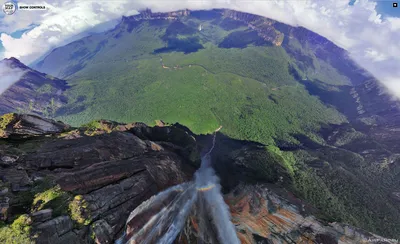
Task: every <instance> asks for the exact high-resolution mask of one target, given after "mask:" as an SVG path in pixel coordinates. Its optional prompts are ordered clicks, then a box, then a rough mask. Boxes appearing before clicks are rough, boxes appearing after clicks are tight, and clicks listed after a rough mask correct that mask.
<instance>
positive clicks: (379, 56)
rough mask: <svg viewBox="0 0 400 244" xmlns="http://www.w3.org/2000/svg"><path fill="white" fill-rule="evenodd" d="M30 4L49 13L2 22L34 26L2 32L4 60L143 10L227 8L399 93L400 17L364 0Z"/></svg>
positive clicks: (28, 57)
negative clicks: (310, 44) (314, 39)
mask: <svg viewBox="0 0 400 244" xmlns="http://www.w3.org/2000/svg"><path fill="white" fill-rule="evenodd" d="M30 4H44V5H46V6H47V7H48V8H49V10H47V11H29V12H22V11H17V12H16V13H15V14H14V15H11V16H5V18H3V20H2V22H1V23H0V28H2V29H4V30H5V32H11V31H15V30H17V29H22V28H26V27H27V26H29V25H30V24H32V23H35V24H38V25H39V26H37V27H35V28H34V29H32V30H31V31H29V32H27V33H25V34H24V35H22V37H21V38H18V39H16V38H12V37H11V36H9V35H7V34H2V35H1V37H0V40H1V41H2V42H3V45H4V47H5V53H4V55H5V56H6V57H10V56H15V57H17V58H20V59H21V60H22V61H24V62H27V63H29V62H31V61H33V60H34V59H36V58H38V57H40V56H41V55H43V54H44V53H45V52H47V51H48V50H49V49H51V48H53V47H55V46H57V45H61V44H65V43H66V42H67V41H68V42H70V41H73V40H75V39H77V38H80V37H82V34H80V33H82V32H84V31H86V30H88V29H91V28H93V27H94V26H96V25H98V24H101V23H104V22H108V24H106V25H104V26H102V27H99V28H98V29H97V31H101V30H105V29H107V28H112V27H113V26H114V25H115V24H116V21H115V20H116V19H118V18H119V17H120V16H121V15H131V14H135V13H137V11H136V10H139V9H143V8H145V7H148V8H151V9H152V10H153V11H155V12H157V11H173V10H178V9H183V8H189V9H210V8H231V9H235V10H238V11H243V12H249V13H253V14H258V15H262V16H265V17H269V18H272V19H275V20H277V21H281V22H284V23H287V24H291V25H295V26H303V27H306V28H307V29H310V30H312V31H314V32H316V33H318V34H320V35H322V36H324V37H326V38H328V39H329V40H331V41H333V42H334V43H335V44H337V45H338V46H340V47H343V48H345V49H346V50H348V51H349V53H350V56H351V57H352V58H353V59H354V60H356V61H357V62H358V63H359V64H360V65H361V66H363V67H364V68H366V69H367V70H368V71H370V72H371V73H372V74H373V75H375V76H376V77H377V78H378V79H379V80H381V81H382V82H383V83H384V84H385V85H386V86H387V87H388V88H389V89H390V90H391V91H392V93H394V94H397V95H399V94H400V80H399V79H400V45H399V44H398V43H399V42H400V31H399V30H400V18H394V17H391V18H387V19H385V20H383V19H382V17H381V16H380V15H379V14H378V13H377V12H376V10H375V9H376V3H375V2H371V1H369V0H358V1H356V3H355V4H354V6H349V5H348V1H347V0H303V1H283V0H268V1H261V0H257V1H248V0H229V1H227V0H181V1H179V0H157V1H156V0H136V1H130V0H114V1H106V0H103V1H101V0H97V1H91V0H85V1H78V0H70V1H61V0H48V1H45V2H43V1H36V2H35V0H33V1H31V2H30ZM113 20H114V21H113ZM2 29H1V30H0V32H1V31H2ZM397 83H399V85H397ZM399 97H400V96H399Z"/></svg>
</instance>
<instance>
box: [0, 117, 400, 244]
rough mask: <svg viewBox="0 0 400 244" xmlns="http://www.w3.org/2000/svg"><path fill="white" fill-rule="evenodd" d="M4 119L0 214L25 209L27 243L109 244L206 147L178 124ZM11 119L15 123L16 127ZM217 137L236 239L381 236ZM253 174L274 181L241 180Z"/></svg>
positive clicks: (253, 147)
mask: <svg viewBox="0 0 400 244" xmlns="http://www.w3.org/2000/svg"><path fill="white" fill-rule="evenodd" d="M10 118H11V120H10V121H8V124H7V126H6V128H5V131H7V136H5V137H4V138H2V139H1V141H0V142H1V143H0V152H1V156H2V160H3V161H5V162H7V163H6V164H1V165H0V179H1V181H0V211H1V212H0V214H1V215H0V217H1V219H2V220H4V221H5V222H6V224H11V223H12V221H13V219H14V218H15V216H17V215H20V214H22V213H25V214H24V216H26V217H25V218H24V219H25V220H24V223H23V224H24V225H26V227H24V228H22V230H21V231H27V232H28V233H27V234H28V235H29V236H30V238H31V240H32V241H33V242H35V243H49V244H50V243H66V244H67V243H77V244H79V243H82V244H83V243H85V244H86V243H113V242H114V241H115V240H116V239H117V238H119V237H120V236H121V235H122V232H123V230H124V227H125V223H126V221H127V220H128V217H129V216H130V213H131V212H132V211H133V210H135V209H136V208H137V207H138V206H140V204H142V203H143V202H145V201H146V200H148V199H150V198H151V197H152V196H154V195H155V194H157V193H158V192H160V191H162V190H164V189H166V188H168V187H170V186H174V185H177V184H180V183H183V182H187V181H190V180H191V179H192V177H193V173H194V172H195V170H196V168H197V167H198V166H199V157H200V156H199V153H198V145H200V148H203V149H204V150H207V145H208V143H207V141H208V140H209V138H208V137H207V136H198V137H197V138H195V136H194V135H193V134H191V132H189V131H187V130H186V129H185V128H184V127H182V126H178V125H174V126H162V127H148V126H146V125H145V124H142V123H133V124H128V125H125V124H120V123H116V122H112V121H102V122H101V123H100V124H103V125H104V124H106V125H107V126H100V127H99V128H96V129H94V130H91V131H90V132H88V128H70V127H68V126H67V125H65V124H62V123H60V122H56V121H52V120H47V119H41V118H39V117H36V116H31V115H18V114H12V117H10ZM2 119H4V118H2ZM18 121H21V123H20V124H21V125H22V127H20V128H14V127H15V124H18ZM28 122H29V123H28ZM92 129H93V128H92ZM71 134H74V136H73V137H70V135H71ZM90 135H92V136H90ZM219 137H221V138H220V139H219V141H218V142H217V145H218V146H217V147H216V148H215V149H214V150H217V151H218V152H217V153H215V154H213V157H214V158H216V159H218V160H221V162H222V163H221V164H220V166H222V167H220V168H218V167H217V168H216V169H217V172H218V173H219V174H220V175H221V179H222V185H223V186H225V190H226V191H227V190H229V192H227V193H226V194H225V202H226V203H227V204H228V205H229V207H230V211H231V215H232V221H233V223H234V224H235V226H236V230H237V234H238V237H239V238H240V240H241V241H242V243H270V242H271V241H272V242H280V241H283V242H290V243H306V242H322V243H337V242H339V241H340V242H341V243H357V242H362V241H368V239H371V238H372V239H374V240H384V239H383V238H382V237H379V236H376V235H373V234H370V233H367V232H363V231H361V230H359V229H355V228H353V227H350V226H347V225H343V224H339V223H327V222H323V221H320V220H318V219H316V218H315V217H312V216H311V215H310V214H312V213H313V212H312V211H310V209H311V210H312V208H311V206H308V205H307V204H306V203H304V202H302V201H301V200H300V199H297V198H295V197H294V196H293V195H292V194H291V193H290V192H287V191H286V190H285V189H283V188H282V187H283V186H285V182H290V180H291V179H290V176H289V175H288V173H287V172H285V170H284V169H283V168H282V167H281V165H280V164H281V163H282V162H281V161H280V160H281V159H280V158H279V157H278V156H279V155H275V154H273V153H270V152H269V153H265V150H264V149H263V146H262V145H259V144H256V143H250V142H243V141H237V140H231V139H229V138H228V137H225V136H222V135H219ZM219 137H218V138H219ZM15 139H17V140H15ZM265 160H267V161H268V162H266V161H265ZM245 161H247V162H250V161H251V163H248V164H245V163H244V162H245ZM265 166H268V167H267V168H265ZM224 167H225V169H226V171H227V172H226V173H224V172H223V171H224ZM229 174H230V176H229ZM230 178H237V180H234V181H229V179H230ZM254 179H256V180H257V182H258V183H260V182H261V179H264V180H263V182H270V183H274V185H266V184H261V185H258V186H252V185H249V183H255V182H254ZM244 183H247V185H243V184H244ZM278 185H280V186H278ZM176 193H178V192H175V193H174V192H172V193H171V196H170V197H171V198H173V197H174V196H175V195H174V194H176ZM394 196H397V193H396V194H394ZM164 200H165V201H163V202H160V203H159V204H158V205H155V206H152V207H151V208H149V209H148V210H147V211H145V212H144V213H141V214H139V215H137V216H133V217H132V219H130V220H129V223H128V228H127V231H128V235H131V234H133V233H135V231H139V229H140V227H141V226H143V225H144V224H145V223H146V221H147V220H148V219H150V218H151V217H152V216H153V215H154V214H156V213H158V212H159V210H160V209H161V208H163V206H164V205H165V204H167V203H168V201H169V200H170V199H169V198H168V197H167V198H165V199H164ZM176 211H179V209H176ZM313 211H314V210H313ZM197 218H198V217H197V213H196V209H193V212H192V214H191V215H190V217H189V218H188V220H187V223H186V225H185V226H186V227H185V229H184V230H183V231H182V232H181V233H180V235H179V236H178V238H177V240H176V242H177V243H188V242H189V243H191V242H196V241H197V240H198V238H199V235H198V233H197V232H198V221H199V220H198V219H197ZM15 221H17V220H15ZM15 221H14V223H13V224H12V225H16V223H15ZM19 221H20V220H19ZM205 221H206V222H207V221H208V222H207V223H208V226H209V234H210V235H209V236H208V238H207V240H203V241H204V243H217V236H216V235H215V230H213V227H212V221H210V220H205ZM19 224H20V225H21V223H19ZM385 243H392V242H391V241H390V240H388V241H386V242H385Z"/></svg>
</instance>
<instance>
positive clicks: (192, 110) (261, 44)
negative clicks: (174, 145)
mask: <svg viewBox="0 0 400 244" xmlns="http://www.w3.org/2000/svg"><path fill="white" fill-rule="evenodd" d="M222 13H223V14H221V12H219V11H199V12H193V13H192V14H190V15H189V16H180V17H179V18H178V20H174V19H168V20H163V19H153V20H148V19H146V20H143V19H140V17H137V16H136V17H135V16H134V17H124V18H123V20H122V22H121V23H120V24H119V25H118V26H116V27H115V28H114V29H113V30H110V31H108V32H105V33H100V34H96V35H92V36H89V37H86V38H83V39H81V40H78V41H76V42H73V43H70V44H68V45H66V46H64V47H60V48H57V49H55V50H54V51H53V52H52V53H51V54H49V55H48V56H47V57H46V58H45V59H44V60H42V61H41V62H39V63H38V66H37V68H38V69H39V70H40V71H42V72H46V73H49V74H51V75H54V76H56V77H59V78H63V79H66V80H67V81H68V85H69V86H70V88H69V89H68V90H67V91H66V92H65V95H66V96H67V97H68V104H67V105H65V106H64V107H62V108H60V109H58V110H57V112H56V117H55V118H56V119H57V120H62V121H64V122H66V123H69V124H71V125H75V126H79V125H82V124H85V123H88V122H90V121H92V120H95V119H109V120H114V121H119V122H132V121H142V122H145V123H147V124H149V125H154V124H155V121H156V120H163V121H164V122H167V123H176V122H178V123H180V124H182V125H185V126H187V127H188V128H190V129H191V130H192V131H193V132H194V133H196V134H205V133H210V132H213V131H214V130H215V129H216V128H218V126H220V125H222V126H223V128H222V130H221V132H222V133H223V134H225V135H227V136H229V137H231V138H234V139H241V140H248V141H255V142H259V143H262V144H264V145H265V146H266V150H267V151H268V154H271V155H275V156H276V155H278V156H276V157H275V156H274V157H273V158H279V159H280V163H281V164H282V165H283V166H284V167H286V169H287V170H288V172H290V174H291V177H292V181H291V182H290V184H289V186H288V188H290V190H291V191H292V192H294V193H295V194H296V195H298V196H299V197H301V198H303V199H305V200H306V201H308V202H309V203H310V204H311V205H312V206H314V207H315V208H316V209H318V210H320V213H321V216H320V217H323V218H324V219H325V220H327V221H342V222H345V223H350V224H353V225H355V226H358V227H362V228H364V229H366V230H369V231H373V232H376V233H378V234H381V235H385V236H390V237H398V233H400V222H399V221H398V220H399V219H400V207H399V205H398V203H397V202H395V200H393V198H392V197H391V196H392V195H393V192H396V191H398V190H397V189H399V187H400V182H399V181H398V180H397V181H396V180H394V179H395V178H396V177H399V173H398V172H400V170H399V169H400V167H399V165H400V160H399V159H400V157H398V155H400V148H397V147H394V146H393V145H396V144H398V143H394V142H398V140H399V139H398V138H397V139H396V138H394V139H393V138H391V139H390V140H386V138H385V137H382V136H380V135H394V136H397V134H393V133H392V131H391V130H388V128H387V127H385V126H386V124H385V123H386V122H385V121H394V120H393V119H391V118H394V119H396V118H400V116H398V114H396V113H394V112H393V110H391V105H390V104H389V102H388V101H389V99H386V98H382V97H381V94H382V93H381V92H380V90H379V89H378V88H377V85H376V83H373V79H372V78H371V77H369V78H368V77H365V75H364V73H363V72H362V70H360V69H359V67H357V66H356V64H354V63H353V62H352V61H351V60H349V59H348V58H347V57H346V53H345V51H344V50H342V49H340V48H338V47H336V46H335V45H334V44H333V43H331V42H329V41H328V40H326V39H324V38H323V37H321V36H318V35H317V34H315V33H312V32H310V31H308V30H305V29H304V28H294V27H290V26H286V25H283V24H280V23H278V22H274V21H272V20H268V19H265V18H261V17H257V16H254V15H248V14H244V13H238V12H232V11H229V10H228V11H226V12H224V11H222ZM146 18H147V17H146ZM238 19H242V21H239V20H238ZM249 23H251V26H252V28H249V26H250V24H249ZM200 25H201V30H200ZM366 80H368V82H369V83H366V84H365V85H363V84H362V83H363V82H365V81H366ZM371 80H372V81H371ZM360 84H361V85H360ZM375 101H382V102H379V103H376V102H375ZM379 121H380V122H379ZM382 121H384V122H385V123H381V122H382ZM396 121H397V120H396ZM367 122H368V123H367ZM389 129H390V128H389ZM388 131H390V132H388ZM374 133H375V134H374ZM385 133H386V134H385ZM371 145H373V147H371ZM277 161H279V160H277ZM388 162H391V163H390V164H389V163H388ZM246 163H249V164H251V163H253V162H246ZM254 163H256V164H257V163H260V162H254ZM261 163H262V162H261ZM261 168H262V167H261ZM381 182H385V185H382V184H381ZM386 227H387V228H386Z"/></svg>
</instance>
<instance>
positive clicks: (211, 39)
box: [37, 10, 346, 143]
mask: <svg viewBox="0 0 400 244" xmlns="http://www.w3.org/2000/svg"><path fill="white" fill-rule="evenodd" d="M149 14H150V13H148V12H147V13H143V14H141V15H139V16H131V17H124V18H123V19H122V21H121V23H120V24H119V25H118V26H116V27H115V29H114V30H111V31H108V32H105V33H101V34H97V35H93V36H90V37H87V38H84V39H81V40H79V41H77V42H73V43H71V44H69V45H67V46H64V47H60V48H57V49H55V50H54V51H53V52H52V53H51V54H50V55H48V56H47V57H46V58H45V59H44V60H43V62H41V63H40V65H38V66H37V68H38V69H39V70H41V71H46V72H52V70H53V68H55V67H54V65H56V64H57V66H58V68H56V69H54V70H53V72H54V73H52V74H54V75H59V76H60V77H63V78H66V77H68V80H69V83H70V84H71V85H72V86H73V87H72V89H71V90H69V92H68V96H69V104H68V105H67V106H65V107H64V108H62V109H60V110H58V111H57V115H58V118H59V119H62V120H65V121H68V122H69V123H71V124H74V125H79V124H83V123H86V122H88V121H90V120H92V119H96V118H106V119H112V120H120V121H126V122H128V121H131V120H136V121H143V122H146V123H148V124H153V123H154V120H155V119H162V120H163V121H166V122H169V123H175V122H180V123H181V124H184V125H186V126H188V127H190V128H191V129H192V130H193V131H195V132H196V133H205V132H208V131H210V130H212V129H213V128H215V127H217V126H218V125H219V124H223V125H224V129H225V131H226V133H227V134H229V135H230V136H233V137H236V138H239V139H252V140H257V141H261V142H264V143H272V142H273V141H272V140H273V138H276V137H279V138H286V139H287V140H291V138H290V135H289V134H290V133H303V134H304V133H305V134H307V133H310V134H311V133H312V131H315V130H318V128H319V126H320V124H321V123H342V122H344V121H346V119H345V118H344V116H342V115H341V114H340V113H338V112H337V111H335V110H334V109H333V108H330V107H327V106H324V105H323V104H322V103H321V102H320V101H319V100H318V99H316V98H315V97H312V96H309V94H308V92H307V90H306V89H305V87H304V86H302V85H301V84H299V83H298V82H297V81H296V80H295V78H294V77H293V75H292V74H291V71H290V63H292V61H291V58H290V56H289V55H288V54H287V53H286V52H285V50H284V48H283V47H281V46H279V45H280V43H281V42H280V41H278V39H282V35H278V36H277V37H276V38H273V40H272V39H271V38H266V37H263V36H262V35H261V36H259V33H258V32H257V30H258V29H254V30H253V29H251V28H249V27H248V24H246V23H245V22H242V21H235V20H232V19H230V18H229V17H225V16H224V14H225V12H224V11H222V10H215V11H193V12H190V14H189V13H188V12H186V14H183V13H181V12H179V13H176V14H175V15H176V16H177V17H176V16H174V17H169V16H168V15H167V16H168V17H165V16H164V17H162V16H161V17H160V16H159V14H157V13H156V14H150V17H149ZM170 15H171V14H170ZM146 16H147V17H146ZM200 26H202V29H201V31H200V30H199V29H200V28H199V27H200ZM270 28H272V27H270ZM271 33H272V32H271ZM264 36H267V34H265V35H264ZM244 37H245V38H244ZM274 43H275V44H274ZM65 60H69V61H65ZM70 70H73V72H72V73H71V72H69V71H70ZM111 81H112V82H111ZM132 104H134V106H132ZM311 107H312V108H313V109H312V110H311V109H309V108H311ZM171 108H173V109H171ZM194 111H196V112H195V113H194ZM252 128H257V130H258V131H257V132H255V131H254V130H253V129H252Z"/></svg>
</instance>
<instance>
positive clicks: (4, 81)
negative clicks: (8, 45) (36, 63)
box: [0, 62, 26, 95]
mask: <svg viewBox="0 0 400 244" xmlns="http://www.w3.org/2000/svg"><path fill="white" fill-rule="evenodd" d="M25 73H26V71H25V70H22V69H20V68H16V67H15V68H12V67H10V66H9V65H8V63H7V62H0V77H1V78H0V95H1V94H3V92H4V91H6V90H7V89H8V88H9V87H10V86H12V85H13V84H14V83H15V82H17V81H19V80H20V79H21V78H22V76H23V75H24V74H25Z"/></svg>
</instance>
